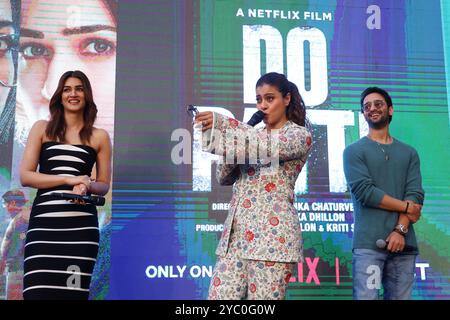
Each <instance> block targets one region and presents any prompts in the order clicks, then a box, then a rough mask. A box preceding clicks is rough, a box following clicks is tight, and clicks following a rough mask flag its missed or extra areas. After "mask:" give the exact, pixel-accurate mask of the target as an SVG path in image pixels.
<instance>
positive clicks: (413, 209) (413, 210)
mask: <svg viewBox="0 0 450 320" xmlns="http://www.w3.org/2000/svg"><path fill="white" fill-rule="evenodd" d="M406 202H408V203H409V206H408V211H407V213H406V216H407V217H408V220H409V221H410V222H411V223H416V222H417V221H419V219H420V215H421V211H422V206H421V205H420V204H417V203H414V202H413V201H411V200H406Z"/></svg>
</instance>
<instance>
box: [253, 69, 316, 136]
mask: <svg viewBox="0 0 450 320" xmlns="http://www.w3.org/2000/svg"><path fill="white" fill-rule="evenodd" d="M264 84H268V85H270V86H274V87H276V88H277V89H278V91H279V92H281V95H282V96H283V98H284V97H286V96H287V95H288V93H290V94H291V101H290V102H289V105H288V106H287V108H286V117H287V118H288V119H289V120H291V121H293V122H295V123H296V124H298V125H300V126H302V127H304V126H305V124H307V123H308V120H307V119H306V108H305V103H304V102H303V99H302V96H301V95H300V92H299V91H298V88H297V86H296V85H295V84H294V83H292V82H290V81H289V80H288V79H287V78H286V76H285V75H284V74H281V73H276V72H269V73H266V74H265V75H263V76H261V78H259V80H258V81H257V82H256V87H260V86H262V85H264Z"/></svg>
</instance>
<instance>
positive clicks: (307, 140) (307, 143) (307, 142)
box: [306, 136, 312, 147]
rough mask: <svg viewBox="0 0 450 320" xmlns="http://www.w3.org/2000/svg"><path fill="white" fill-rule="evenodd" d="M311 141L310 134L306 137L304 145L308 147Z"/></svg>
mask: <svg viewBox="0 0 450 320" xmlns="http://www.w3.org/2000/svg"><path fill="white" fill-rule="evenodd" d="M311 143H312V139H311V137H310V136H307V137H306V145H307V146H308V147H309V146H310V145H311Z"/></svg>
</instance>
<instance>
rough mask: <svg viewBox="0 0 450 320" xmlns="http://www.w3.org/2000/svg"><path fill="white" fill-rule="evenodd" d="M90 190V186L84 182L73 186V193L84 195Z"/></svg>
mask: <svg viewBox="0 0 450 320" xmlns="http://www.w3.org/2000/svg"><path fill="white" fill-rule="evenodd" d="M87 191H88V188H87V187H86V185H85V184H84V183H80V184H77V185H74V186H73V189H72V193H75V194H79V195H82V196H84V195H85V194H86V193H87Z"/></svg>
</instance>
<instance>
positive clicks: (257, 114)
mask: <svg viewBox="0 0 450 320" xmlns="http://www.w3.org/2000/svg"><path fill="white" fill-rule="evenodd" d="M265 115H266V114H265V113H264V112H262V111H261V110H258V111H256V112H255V113H254V114H253V115H252V117H251V118H250V120H248V122H247V124H248V125H251V126H252V127H254V126H256V125H257V124H258V123H260V122H261V121H262V119H264V116H265Z"/></svg>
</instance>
